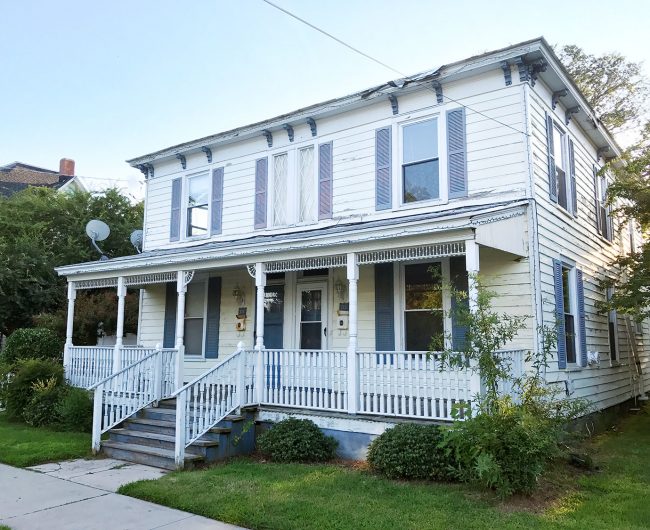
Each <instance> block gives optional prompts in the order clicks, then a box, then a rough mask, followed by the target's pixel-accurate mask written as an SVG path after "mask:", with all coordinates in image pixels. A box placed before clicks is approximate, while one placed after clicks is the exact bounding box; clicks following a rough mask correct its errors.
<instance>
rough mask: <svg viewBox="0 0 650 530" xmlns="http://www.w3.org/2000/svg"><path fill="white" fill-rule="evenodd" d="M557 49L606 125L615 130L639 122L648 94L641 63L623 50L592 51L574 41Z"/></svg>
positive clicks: (632, 125) (636, 124) (577, 83)
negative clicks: (633, 60) (618, 51)
mask: <svg viewBox="0 0 650 530" xmlns="http://www.w3.org/2000/svg"><path fill="white" fill-rule="evenodd" d="M556 51H557V52H558V56H559V58H560V60H561V61H562V63H563V64H564V66H565V67H566V69H567V71H568V72H569V74H571V77H573V80H574V81H575V83H576V85H578V88H579V89H580V91H581V92H582V94H583V95H584V96H585V97H586V99H587V101H588V102H589V104H590V105H591V106H592V108H593V109H594V111H595V112H596V115H597V116H598V117H599V118H600V120H601V121H602V122H603V123H604V124H605V126H606V127H607V128H609V129H610V130H612V131H613V132H616V131H617V130H620V129H623V128H625V129H627V128H630V127H635V126H638V125H639V122H640V120H641V118H642V117H643V113H644V106H645V102H646V98H647V96H648V84H647V81H646V79H645V78H644V76H643V74H642V72H641V65H640V64H639V63H635V62H632V61H628V60H627V59H626V58H625V57H624V56H623V55H621V54H620V53H605V54H603V55H590V54H588V53H586V52H585V51H584V50H583V49H582V48H580V47H579V46H576V45H575V44H567V45H564V46H561V47H560V48H559V49H558V50H556Z"/></svg>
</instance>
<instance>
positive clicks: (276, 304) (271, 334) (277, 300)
mask: <svg viewBox="0 0 650 530" xmlns="http://www.w3.org/2000/svg"><path fill="white" fill-rule="evenodd" d="M283 332H284V285H267V286H266V288H265V289H264V347H265V348H267V349H269V350H281V349H282V348H283V345H284V341H283Z"/></svg>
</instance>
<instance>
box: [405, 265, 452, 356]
mask: <svg viewBox="0 0 650 530" xmlns="http://www.w3.org/2000/svg"><path fill="white" fill-rule="evenodd" d="M441 272H442V269H441V264H440V263H419V264H416V265H406V266H404V335H405V336H404V346H405V348H406V350H407V351H428V350H429V349H430V346H431V340H432V337H436V336H440V335H442V333H443V331H444V311H443V301H442V277H441Z"/></svg>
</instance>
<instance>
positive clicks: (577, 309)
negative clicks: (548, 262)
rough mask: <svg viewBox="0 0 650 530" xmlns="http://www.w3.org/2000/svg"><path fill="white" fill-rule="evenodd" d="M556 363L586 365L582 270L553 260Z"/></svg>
mask: <svg viewBox="0 0 650 530" xmlns="http://www.w3.org/2000/svg"><path fill="white" fill-rule="evenodd" d="M553 282H554V284H555V318H556V325H557V331H558V337H557V353H558V367H559V368H566V367H567V366H568V365H578V366H586V365H587V332H586V320H585V289H584V280H583V273H582V271H581V270H580V269H578V268H576V267H575V265H569V264H567V263H565V262H564V261H562V260H557V259H555V260H553Z"/></svg>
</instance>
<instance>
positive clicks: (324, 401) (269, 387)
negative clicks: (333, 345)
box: [261, 350, 348, 411]
mask: <svg viewBox="0 0 650 530" xmlns="http://www.w3.org/2000/svg"><path fill="white" fill-rule="evenodd" d="M263 355H264V359H263V363H264V387H263V395H262V396H261V402H262V403H263V404H267V405H280V406H285V407H296V408H306V409H318V410H336V411H345V410H347V407H348V400H347V373H348V371H347V370H348V369H347V352H341V351H331V350H264V352H263Z"/></svg>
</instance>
